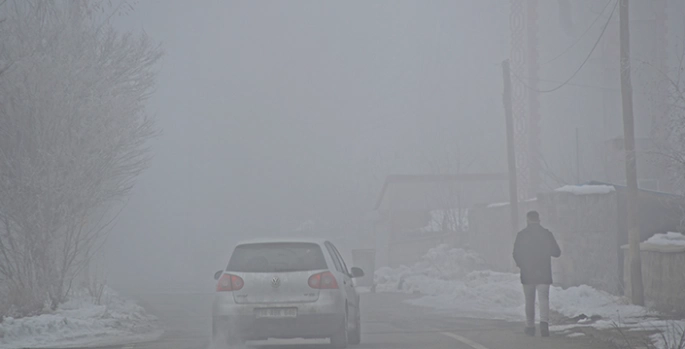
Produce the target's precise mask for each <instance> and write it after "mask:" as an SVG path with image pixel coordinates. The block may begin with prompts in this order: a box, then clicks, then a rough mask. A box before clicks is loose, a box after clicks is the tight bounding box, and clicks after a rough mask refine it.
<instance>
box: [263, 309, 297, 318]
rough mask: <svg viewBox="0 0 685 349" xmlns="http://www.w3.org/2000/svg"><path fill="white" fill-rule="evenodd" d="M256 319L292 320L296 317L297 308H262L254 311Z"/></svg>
mask: <svg viewBox="0 0 685 349" xmlns="http://www.w3.org/2000/svg"><path fill="white" fill-rule="evenodd" d="M255 312H256V315H257V317H258V318H275V319H278V318H294V317H297V308H262V309H255Z"/></svg>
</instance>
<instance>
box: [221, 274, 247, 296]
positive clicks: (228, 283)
mask: <svg viewBox="0 0 685 349" xmlns="http://www.w3.org/2000/svg"><path fill="white" fill-rule="evenodd" d="M243 286H245V281H243V279H242V278H241V277H240V276H236V275H231V274H224V275H221V278H219V283H218V284H217V285H216V291H217V292H230V291H239V290H240V289H242V288H243Z"/></svg>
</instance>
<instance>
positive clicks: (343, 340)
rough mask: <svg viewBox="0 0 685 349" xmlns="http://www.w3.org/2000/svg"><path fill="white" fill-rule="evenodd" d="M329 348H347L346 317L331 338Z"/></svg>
mask: <svg viewBox="0 0 685 349" xmlns="http://www.w3.org/2000/svg"><path fill="white" fill-rule="evenodd" d="M331 347H333V348H335V349H345V348H347V316H345V321H344V322H343V323H342V326H340V328H339V329H338V331H337V332H335V333H334V334H333V335H332V336H331Z"/></svg>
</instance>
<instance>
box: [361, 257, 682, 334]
mask: <svg viewBox="0 0 685 349" xmlns="http://www.w3.org/2000/svg"><path fill="white" fill-rule="evenodd" d="M375 283H376V291H377V292H404V293H414V294H420V295H422V297H419V298H415V299H411V300H408V301H407V302H408V303H410V304H413V305H419V306H425V307H430V308H434V309H437V310H439V311H444V312H449V313H451V314H458V315H459V316H463V317H479V318H491V319H501V320H514V321H520V320H524V319H525V315H524V314H525V313H524V307H525V303H524V299H523V290H522V288H521V282H520V279H519V274H514V273H500V272H494V271H491V270H487V265H486V264H485V262H484V261H483V260H482V259H481V258H480V257H479V256H478V255H477V254H476V253H474V252H471V251H465V250H462V249H452V248H449V247H448V246H447V245H440V246H438V247H436V248H433V249H431V250H430V251H429V252H428V253H427V254H426V255H425V256H424V257H423V258H422V260H421V261H420V262H418V263H416V264H415V265H413V266H411V267H407V266H401V267H399V268H395V269H392V268H387V267H384V268H380V269H379V270H378V271H376V274H375ZM550 308H551V309H552V310H553V311H555V312H557V313H560V314H561V315H564V316H565V317H568V318H578V319H580V320H579V322H578V323H575V324H569V325H560V326H559V325H558V326H552V328H551V329H552V330H554V331H564V330H567V329H569V328H573V327H579V326H592V327H595V328H598V329H607V328H614V327H615V326H617V325H621V326H622V327H627V328H630V329H643V330H644V329H660V330H662V331H667V332H666V333H668V334H669V335H668V336H666V337H667V338H675V337H677V335H678V334H679V333H682V329H683V328H685V322H682V323H679V322H673V321H664V320H658V318H657V316H658V315H659V314H658V313H656V312H653V311H651V310H649V309H647V308H644V307H640V306H635V305H631V304H630V303H629V301H628V300H627V299H625V298H624V297H618V296H615V295H612V294H610V293H607V292H604V291H600V290H596V289H594V288H592V287H590V286H586V285H582V286H578V287H570V288H567V289H562V288H560V287H554V286H553V287H552V288H551V290H550ZM668 324H671V326H670V329H669V325H668ZM673 325H675V326H673ZM678 329H680V332H678ZM669 330H670V331H671V332H668V331H669ZM652 339H653V340H654V341H655V342H658V339H659V338H657V337H656V335H655V337H653V338H652ZM669 341H670V340H669ZM661 348H663V346H662V347H661Z"/></svg>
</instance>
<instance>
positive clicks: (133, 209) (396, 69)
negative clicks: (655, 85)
mask: <svg viewBox="0 0 685 349" xmlns="http://www.w3.org/2000/svg"><path fill="white" fill-rule="evenodd" d="M568 4H569V2H568V1H559V2H556V1H549V2H542V3H540V5H539V9H538V23H539V25H540V26H541V27H544V28H548V29H549V28H551V29H549V30H548V29H546V30H542V31H540V32H539V33H538V39H539V47H538V55H539V57H538V61H539V63H540V70H539V78H540V81H538V83H537V85H535V86H536V88H539V89H551V88H554V87H556V86H558V85H559V84H560V83H562V82H564V80H566V79H567V78H568V77H569V76H571V74H573V73H574V72H575V71H576V68H578V67H579V66H580V65H581V64H582V63H583V61H584V59H585V58H586V57H587V56H588V54H589V53H590V52H591V51H592V50H593V45H595V40H596V39H597V37H598V36H599V35H600V33H601V32H602V27H603V26H604V23H605V22H606V21H607V19H608V18H609V14H610V13H611V9H612V6H613V4H611V5H609V6H607V4H605V3H604V2H598V1H573V2H571V4H572V5H570V7H569V9H568V10H565V8H566V7H565V6H568ZM678 6H681V7H682V4H680V5H678V4H677V2H673V4H672V5H671V7H672V8H677V7H678ZM134 8H135V10H134V11H131V12H130V13H128V14H127V15H126V16H121V17H117V18H116V22H115V23H116V25H117V26H119V27H121V28H122V29H124V30H131V31H145V32H146V33H147V34H148V35H149V36H150V37H151V38H153V39H155V40H157V41H158V42H159V43H160V44H161V45H162V47H163V49H164V51H165V56H164V58H163V60H162V62H161V65H160V68H159V69H160V70H159V71H160V76H159V80H158V88H157V90H156V92H155V93H154V94H153V96H152V99H151V101H150V103H149V105H148V109H149V111H150V112H151V113H152V114H154V115H155V116H156V121H157V125H158V126H159V127H160V128H161V129H162V133H161V134H160V135H159V136H158V137H156V138H155V139H154V140H153V141H152V142H151V147H152V152H153V156H154V158H153V161H152V163H151V167H150V168H149V169H148V170H147V171H146V172H144V173H143V174H142V175H141V176H140V177H139V179H138V180H137V183H136V186H135V188H134V190H133V192H132V195H131V196H130V198H129V200H128V204H127V206H126V207H125V209H124V210H123V211H122V212H121V215H120V217H119V219H118V222H117V224H116V226H115V228H114V229H113V231H112V232H111V234H110V235H109V237H108V242H107V247H106V256H105V261H104V262H102V267H103V268H105V269H106V275H107V278H108V281H109V282H110V283H111V284H112V285H115V286H117V287H120V288H122V289H129V290H135V291H145V290H150V289H158V288H160V287H161V288H167V289H169V290H170V291H173V290H175V289H192V290H207V289H209V290H211V287H212V282H213V281H212V280H211V275H212V273H213V272H214V271H215V270H218V269H221V268H222V267H224V265H225V263H226V261H227V258H228V255H229V253H230V251H231V249H232V246H233V244H235V243H236V242H237V241H238V240H241V239H244V238H250V237H255V236H285V235H295V234H297V233H294V232H293V231H296V230H297V229H298V228H301V227H302V226H303V224H304V225H305V226H309V227H310V228H311V227H314V228H313V231H316V234H318V235H323V236H331V237H334V238H335V239H337V240H338V241H340V243H341V244H343V245H345V247H346V248H354V247H358V246H362V245H367V244H365V242H368V241H371V240H372V239H373V237H372V235H371V234H372V230H373V228H372V226H373V224H372V223H371V221H372V219H373V215H374V211H373V209H374V205H375V203H376V201H377V200H378V196H379V194H380V192H381V188H382V186H383V182H384V180H385V177H386V176H387V175H390V174H437V173H441V174H442V173H499V172H506V169H507V162H506V142H505V140H506V138H505V122H504V111H503V107H502V88H503V86H502V72H501V62H502V60H504V59H506V58H508V57H509V55H510V42H511V38H512V34H511V28H510V4H509V2H507V1H494V0H493V1H431V2H415V1H379V2H372V3H367V2H363V1H351V2H344V3H332V2H317V1H304V2H298V3H292V2H273V3H268V4H267V3H262V2H248V1H239V2H226V1H204V2H202V3H192V4H191V3H188V2H185V1H164V2H155V1H144V2H140V3H137V4H135V7H134ZM633 13H634V15H633V16H634V17H636V18H637V19H639V16H643V17H645V18H647V17H649V13H650V9H649V4H648V2H635V3H634V4H633ZM640 23H641V22H640V21H636V24H635V26H634V29H633V37H634V39H633V57H634V59H635V61H636V63H635V64H634V65H635V67H636V68H635V69H636V76H637V77H636V78H635V79H634V80H635V82H634V85H635V87H634V89H635V91H636V92H635V108H636V123H637V131H636V132H637V134H638V137H640V136H641V135H642V136H646V135H649V133H650V124H651V123H650V120H651V119H650V118H649V117H643V116H644V115H646V114H648V112H649V111H650V110H651V109H650V108H651V107H650V106H649V105H648V104H649V102H650V98H649V95H648V94H645V93H644V91H645V90H648V89H649V88H650V83H651V82H650V81H651V80H649V79H648V78H644V79H642V80H641V78H640V74H642V75H645V74H648V73H649V72H648V69H646V68H645V65H641V64H639V63H638V62H640V60H641V59H646V58H648V56H649V54H650V52H651V47H650V46H649V44H650V43H649V42H648V41H647V40H643V38H645V36H646V35H647V33H646V31H645V30H646V29H645V27H644V26H641V24H640ZM615 27H617V15H614V16H613V18H612V22H611V26H609V30H608V32H607V33H606V37H605V38H603V39H602V41H601V42H600V45H599V46H598V48H596V50H595V51H594V52H593V53H592V55H591V56H590V59H589V60H588V62H587V64H586V65H585V66H583V68H582V69H581V70H580V71H579V73H578V74H577V75H576V76H575V77H574V79H573V80H572V81H571V82H570V83H568V84H567V85H566V86H564V87H563V88H561V89H559V90H557V91H555V92H553V93H542V94H540V95H539V101H540V115H541V117H540V123H539V124H540V128H541V130H542V131H541V132H540V151H541V154H542V155H541V157H542V159H543V166H542V168H543V170H542V171H541V172H542V174H541V177H542V179H541V181H542V185H541V188H540V190H548V189H553V188H555V187H557V186H560V185H563V184H572V183H573V184H574V183H581V182H584V181H589V180H600V181H609V180H611V179H612V178H608V177H610V175H608V174H607V170H606V166H605V165H603V163H602V161H603V159H602V158H598V157H597V156H595V155H596V154H597V153H598V149H601V147H602V146H603V144H604V142H606V141H608V140H610V139H612V138H615V137H619V136H621V134H622V128H621V127H622V126H621V125H622V124H621V114H620V111H621V109H620V90H619V88H620V86H619V81H618V73H617V71H618V70H617V68H615V65H617V62H618V57H615V60H614V61H615V62H616V64H615V65H614V68H615V71H614V70H611V69H608V68H606V64H607V63H606V62H607V61H611V59H613V58H610V59H607V58H606V56H607V55H609V54H610V52H613V51H608V50H609V49H610V48H611V47H612V46H611V45H617V43H612V42H611V40H616V39H617V37H616V30H617V28H615ZM668 33H669V43H668V45H669V48H671V49H672V52H673V55H672V56H671V59H676V58H677V52H678V51H677V49H676V47H677V44H678V38H682V35H681V33H683V24H682V18H680V19H678V18H675V17H673V18H670V19H669V30H668ZM610 35H613V36H610ZM607 37H608V38H610V39H611V40H610V39H607ZM607 52H609V53H607ZM611 57H613V56H611ZM643 68H644V69H643ZM612 69H613V68H612ZM607 71H609V72H610V73H607V74H609V76H608V77H607V76H605V77H602V76H601V75H602V74H603V73H605V72H607ZM611 74H614V75H611ZM531 85H533V84H531ZM492 190H493V191H495V192H497V193H498V194H497V195H496V196H497V197H498V198H501V199H503V200H505V201H506V200H507V198H508V196H507V191H506V190H507V189H506V185H505V183H501V185H500V184H499V183H498V184H493V187H492ZM474 200H476V201H478V200H477V198H475V199H474ZM483 200H486V199H482V200H481V201H483ZM485 203H487V202H485Z"/></svg>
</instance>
